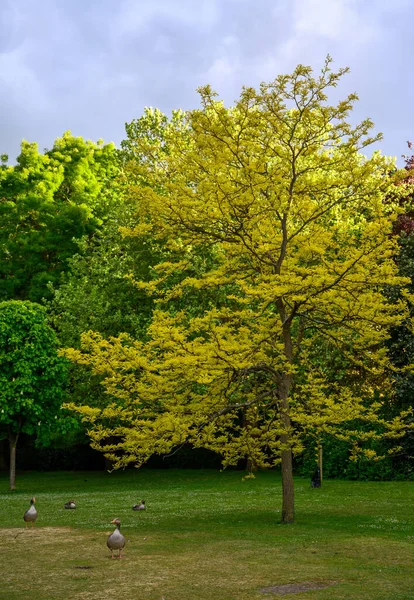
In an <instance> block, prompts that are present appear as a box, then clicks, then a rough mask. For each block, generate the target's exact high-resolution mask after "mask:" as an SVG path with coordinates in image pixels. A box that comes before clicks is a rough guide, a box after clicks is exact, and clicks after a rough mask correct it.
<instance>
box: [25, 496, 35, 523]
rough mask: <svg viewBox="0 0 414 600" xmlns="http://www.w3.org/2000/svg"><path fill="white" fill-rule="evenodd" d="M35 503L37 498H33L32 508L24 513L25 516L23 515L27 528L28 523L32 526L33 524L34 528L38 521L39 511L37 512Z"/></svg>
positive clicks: (31, 501)
mask: <svg viewBox="0 0 414 600" xmlns="http://www.w3.org/2000/svg"><path fill="white" fill-rule="evenodd" d="M35 502H36V498H35V497H33V498H32V499H31V500H30V508H28V509H27V510H26V512H25V513H24V515H23V519H24V520H25V522H26V527H27V524H28V523H31V524H32V527H33V525H34V522H35V521H36V519H37V510H36V508H35Z"/></svg>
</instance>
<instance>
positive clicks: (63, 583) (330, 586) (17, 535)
mask: <svg viewBox="0 0 414 600" xmlns="http://www.w3.org/2000/svg"><path fill="white" fill-rule="evenodd" d="M242 475H243V474H242V473H240V472H239V471H224V472H217V471H209V470H205V471H192V470H181V471H179V470H172V469H171V470H149V469H142V470H128V471H123V472H113V473H106V472H104V473H102V472H100V473H98V472H64V473H63V472H53V473H34V472H26V473H19V474H18V478H17V487H18V489H17V491H16V492H9V491H8V479H7V474H6V473H2V474H0V552H1V562H2V568H1V571H2V576H1V582H0V598H1V599H2V600H23V599H26V598H30V600H58V599H59V600H60V599H62V598H63V599H66V598H67V599H68V600H95V599H96V600H100V599H102V600H106V599H109V598H110V599H111V600H133V599H137V600H161V599H162V598H164V599H165V600H236V599H237V600H266V599H267V600H272V598H282V597H283V598H285V599H286V600H314V599H317V600H327V599H329V600H345V599H346V600H413V599H414V580H413V573H414V568H413V567H414V511H413V505H414V503H413V500H414V483H413V482H407V481H402V482H356V481H339V480H327V481H325V482H324V484H323V487H322V488H321V489H312V488H311V486H310V483H309V480H308V479H304V478H296V480H295V485H296V523H295V524H293V525H281V524H280V523H279V520H280V508H281V481H280V477H279V476H278V474H277V473H274V472H270V471H269V472H264V473H259V474H258V475H257V477H256V479H254V480H247V481H242ZM33 495H34V496H36V507H37V509H38V513H39V518H38V521H37V522H36V525H35V527H34V528H33V529H28V530H26V529H25V528H24V522H23V513H24V511H25V510H26V508H28V506H29V500H30V498H31V496H33ZM72 498H73V499H75V500H76V503H77V508H76V509H75V510H72V511H71V510H65V509H64V507H63V504H64V502H66V501H68V500H70V499H72ZM142 499H145V500H146V504H147V507H148V508H147V510H146V511H145V512H134V511H132V505H133V504H134V503H136V502H138V501H139V500H142ZM115 517H119V518H120V519H121V523H122V528H121V530H122V532H123V533H124V535H125V537H126V538H127V540H128V543H127V546H126V549H125V556H124V558H123V559H122V560H118V559H113V560H112V559H111V558H110V553H109V551H108V549H107V548H106V538H107V535H109V534H110V533H111V531H112V530H113V526H112V525H110V521H111V520H112V519H113V518H115Z"/></svg>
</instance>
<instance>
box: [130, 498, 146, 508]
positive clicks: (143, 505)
mask: <svg viewBox="0 0 414 600" xmlns="http://www.w3.org/2000/svg"><path fill="white" fill-rule="evenodd" d="M146 508H147V507H146V506H145V500H141V502H140V504H134V506H133V507H132V510H146Z"/></svg>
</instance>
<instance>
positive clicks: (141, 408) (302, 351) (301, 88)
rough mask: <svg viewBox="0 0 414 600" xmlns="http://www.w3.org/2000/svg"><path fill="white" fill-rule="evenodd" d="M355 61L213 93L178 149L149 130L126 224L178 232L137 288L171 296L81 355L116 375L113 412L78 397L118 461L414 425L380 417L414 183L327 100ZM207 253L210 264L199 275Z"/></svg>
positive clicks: (160, 233)
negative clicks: (230, 101) (128, 332)
mask: <svg viewBox="0 0 414 600" xmlns="http://www.w3.org/2000/svg"><path fill="white" fill-rule="evenodd" d="M344 72H346V70H341V71H339V72H338V73H333V72H332V71H331V70H330V60H329V59H328V60H327V62H326V64H325V67H324V68H323V70H322V72H321V75H320V76H318V77H314V76H313V74H312V72H311V70H310V69H309V68H307V67H303V66H299V67H297V69H296V70H295V71H294V72H293V74H292V75H286V76H280V77H278V78H277V79H276V80H275V81H273V82H271V83H269V84H262V85H261V87H260V89H259V90H254V89H251V88H245V89H243V91H242V93H241V96H240V99H239V100H238V102H237V103H236V104H235V106H233V107H231V108H226V107H225V106H224V104H223V103H222V102H220V101H218V100H216V97H215V94H214V93H213V92H212V91H211V89H210V88H209V87H205V88H202V89H200V96H201V102H202V106H201V108H200V109H199V110H194V111H191V112H189V113H188V115H187V121H186V124H185V126H183V123H182V119H181V120H179V122H178V124H177V123H176V124H175V125H174V121H172V122H171V123H170V125H166V126H165V129H164V131H163V135H164V138H163V140H164V142H163V143H164V144H166V146H167V147H168V152H163V153H162V156H161V154H160V148H159V146H158V145H157V144H155V146H154V148H153V149H152V151H151V139H147V140H146V142H145V144H144V142H142V144H143V146H142V148H141V150H142V151H141V154H139V152H137V155H139V156H142V155H143V154H145V153H148V155H149V156H150V160H148V161H145V160H141V161H140V162H137V163H136V164H135V165H134V168H135V173H139V177H138V176H137V177H136V181H138V182H139V181H145V182H146V183H145V185H143V184H142V185H140V184H136V185H134V187H133V189H131V190H130V193H131V194H133V195H134V196H135V197H136V199H137V203H138V206H139V211H138V216H137V225H136V227H135V228H134V230H133V231H129V234H130V235H144V236H145V235H148V234H151V235H152V236H154V237H155V238H158V239H160V240H164V241H166V243H167V244H169V247H170V248H173V249H174V253H173V255H176V257H177V262H174V259H171V260H169V262H168V263H165V264H160V265H158V267H157V268H156V269H155V270H154V280H153V281H151V282H150V283H145V282H136V283H137V285H139V286H140V287H143V288H146V289H147V291H148V293H149V294H154V296H155V297H156V298H157V302H158V307H157V310H156V311H155V312H154V315H153V320H152V324H151V326H150V328H149V331H148V339H147V340H146V341H145V342H144V341H143V342H138V341H134V340H132V339H130V338H128V337H127V336H121V337H120V338H117V339H110V340H104V339H102V338H101V337H100V336H99V335H97V334H94V333H93V332H89V333H85V334H84V336H83V350H82V351H74V350H68V351H67V352H66V356H68V357H69V358H71V359H72V360H74V361H77V362H79V363H82V364H86V365H89V366H90V367H91V368H92V369H93V370H94V371H95V372H96V373H98V374H101V375H102V377H103V385H104V386H105V389H106V391H107V393H108V395H109V401H108V402H109V404H108V406H106V407H97V408H90V407H84V406H74V405H73V406H72V408H73V409H74V410H77V411H79V412H80V413H81V414H82V415H83V418H84V420H85V421H87V422H88V423H89V424H90V435H91V438H92V440H93V443H94V445H95V446H96V447H101V448H103V449H104V450H105V451H106V452H107V453H108V455H109V456H110V457H111V458H112V459H113V460H114V461H115V463H116V465H117V466H122V465H126V464H128V463H130V462H133V463H138V464H141V463H142V462H143V461H145V460H146V459H147V458H148V456H150V455H151V454H152V453H153V452H161V453H162V452H168V451H170V450H171V449H172V448H173V447H175V446H177V445H179V444H181V443H183V442H185V441H188V440H189V441H191V442H192V443H193V444H195V445H196V446H197V445H198V446H205V447H208V448H212V449H214V450H217V451H219V452H221V453H222V454H223V455H224V458H225V463H226V464H233V463H235V462H237V460H238V459H239V458H240V457H242V456H249V457H250V459H251V461H252V463H253V464H255V465H257V466H268V465H273V464H275V463H277V462H278V461H279V460H280V457H281V455H282V458H283V453H284V452H285V453H287V452H290V450H292V451H293V452H301V451H302V449H303V442H304V438H305V437H306V436H309V435H313V436H315V438H317V437H318V435H320V434H321V433H322V432H323V433H325V434H334V435H339V436H341V437H342V438H346V439H348V440H355V441H357V440H362V441H364V440H366V441H368V440H370V439H373V438H375V437H378V436H380V435H387V436H389V437H394V438H398V437H399V436H400V435H402V432H403V429H404V419H403V417H404V415H402V417H401V418H398V419H396V420H395V421H393V422H392V423H386V422H385V421H383V420H382V419H381V418H380V417H379V416H378V415H379V411H380V409H381V398H382V394H383V393H385V392H386V390H387V389H388V386H389V384H390V382H389V377H388V373H389V370H390V363H389V359H388V357H387V353H386V350H385V346H384V344H385V341H386V340H387V338H388V335H389V329H390V327H391V326H393V325H397V324H399V323H400V322H401V320H402V319H403V318H405V317H406V306H405V304H404V302H403V301H400V302H395V303H393V304H391V303H390V302H389V301H388V300H387V296H386V294H384V288H386V287H387V286H396V285H398V286H403V285H404V284H405V281H404V280H403V279H401V278H399V277H398V274H397V269H396V266H395V263H394V261H393V256H394V254H395V241H394V239H393V237H392V236H390V231H391V228H392V220H393V217H394V216H395V215H396V212H397V208H396V207H397V204H398V202H397V201H398V198H397V193H403V189H402V188H401V190H400V192H399V191H398V189H399V188H396V187H395V182H396V181H397V179H398V178H399V177H400V174H398V173H396V174H394V175H392V172H393V171H394V169H395V167H394V165H393V162H392V160H390V159H388V158H386V157H383V156H381V154H380V153H378V152H376V153H374V154H373V155H372V156H371V157H370V158H369V157H367V156H365V155H364V154H363V151H364V149H365V148H366V146H368V145H369V144H370V143H372V142H373V141H376V140H377V139H379V136H378V137H369V132H370V129H371V127H372V123H371V122H370V121H369V120H366V121H363V122H362V123H361V124H360V125H358V126H356V127H352V126H351V125H350V124H349V123H348V120H347V119H348V118H349V113H350V111H351V109H352V105H353V102H354V101H355V99H356V96H355V95H351V96H349V97H348V98H346V99H345V100H344V101H342V102H339V104H337V105H335V106H330V105H329V104H328V103H327V96H326V93H327V90H328V89H329V88H330V87H335V86H336V85H337V82H338V80H339V79H340V77H341V75H342V74H343V73H344ZM396 189H397V192H396V191H395V190H396ZM391 190H392V193H391ZM390 197H392V198H395V204H393V203H392V202H391V201H390V200H389V198H390ZM127 233H128V232H127ZM206 248H207V249H208V251H209V252H210V253H211V256H213V257H214V260H212V261H211V266H210V267H209V268H208V269H204V270H203V271H202V272H200V274H199V275H197V274H196V275H194V276H192V277H186V276H185V275H184V271H185V265H186V264H187V263H189V262H191V261H192V260H193V259H194V257H196V256H198V255H200V253H202V252H205V251H206ZM173 273H176V274H178V275H179V274H180V273H182V276H181V277H180V276H177V277H176V278H175V280H173V279H172V278H171V274H173ZM168 281H169V282H170V284H169V286H167V285H166V282H168ZM171 282H172V283H171ZM167 288H168V289H167ZM223 290H225V291H226V290H227V291H226V292H225V293H223ZM200 293H205V294H206V295H207V294H209V298H211V300H210V301H209V303H208V305H206V306H199V305H198V304H197V302H198V300H197V299H198V298H200ZM360 422H363V423H365V424H367V423H371V424H372V426H371V427H366V426H365V427H364V433H363V434H362V433H361V431H360V428H359V427H358V425H357V424H358V423H360ZM355 449H356V451H357V450H358V449H361V447H360V446H359V445H358V444H357V443H356V445H355ZM368 455H369V456H371V457H373V458H374V457H375V453H373V451H372V450H369V451H368Z"/></svg>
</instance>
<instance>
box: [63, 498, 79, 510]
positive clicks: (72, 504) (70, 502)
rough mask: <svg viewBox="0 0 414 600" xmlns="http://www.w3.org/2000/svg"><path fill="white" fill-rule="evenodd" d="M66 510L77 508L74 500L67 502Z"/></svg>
mask: <svg viewBox="0 0 414 600" xmlns="http://www.w3.org/2000/svg"><path fill="white" fill-rule="evenodd" d="M64 506H65V508H76V503H75V501H74V500H69V502H65V504H64Z"/></svg>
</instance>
